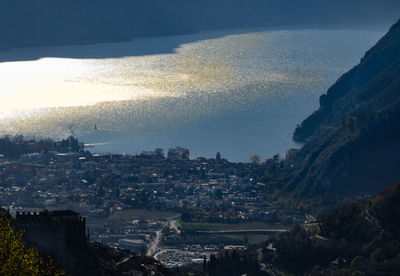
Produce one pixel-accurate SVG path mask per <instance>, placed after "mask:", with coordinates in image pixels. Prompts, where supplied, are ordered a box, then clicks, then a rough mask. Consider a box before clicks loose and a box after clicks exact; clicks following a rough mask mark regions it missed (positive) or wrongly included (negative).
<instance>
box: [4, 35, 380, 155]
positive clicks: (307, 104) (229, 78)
mask: <svg viewBox="0 0 400 276" xmlns="http://www.w3.org/2000/svg"><path fill="white" fill-rule="evenodd" d="M384 32H385V30H384V29H383V28H380V29H373V30H247V31H243V30H242V31H212V32H204V33H200V34H194V35H186V36H169V37H154V38H142V39H136V40H134V41H130V42H122V43H112V44H98V45H87V46H62V47H43V48H27V49H16V50H12V51H7V52H1V53H0V61H3V62H1V63H0V85H1V86H0V134H6V133H7V134H16V133H22V134H24V135H28V136H33V135H35V136H37V137H53V138H64V137H66V136H68V135H70V134H73V135H75V136H78V137H79V138H80V139H81V140H83V141H85V142H86V143H91V144H96V145H97V146H96V147H94V148H93V150H95V151H103V152H104V151H106V152H108V151H112V152H127V153H135V152H140V151H142V150H150V149H154V148H156V147H163V148H168V147H172V146H177V145H180V146H184V147H188V148H190V149H191V151H192V156H200V155H201V156H212V155H214V154H215V152H217V151H220V152H221V153H222V155H223V156H225V157H228V159H230V160H235V161H238V160H241V161H246V160H248V159H249V156H250V155H252V154H254V153H258V154H260V155H261V156H262V157H264V158H266V157H268V156H271V155H272V154H274V153H277V152H279V153H281V154H283V153H284V152H285V150H287V149H288V148H290V147H293V146H295V145H294V144H293V142H292V141H291V134H292V132H293V130H294V128H295V126H296V124H298V123H299V122H300V121H301V120H302V119H304V118H305V116H307V115H308V114H309V113H310V112H312V110H314V109H315V108H316V107H317V105H318V97H319V95H320V94H321V93H324V92H325V90H326V89H327V88H328V87H329V86H330V85H331V84H332V83H333V82H334V81H335V80H336V79H337V78H338V77H339V76H340V75H341V74H342V73H344V72H345V71H346V70H348V69H350V68H351V67H352V66H354V65H355V64H357V62H358V61H359V59H360V57H361V56H362V55H363V54H364V52H365V51H366V50H367V49H368V48H370V47H371V46H372V45H373V44H374V43H375V42H376V41H377V40H378V39H379V38H380V37H381V36H382V35H383V34H384ZM95 124H96V125H97V129H94V125H95Z"/></svg>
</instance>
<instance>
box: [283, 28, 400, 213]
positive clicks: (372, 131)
mask: <svg viewBox="0 0 400 276" xmlns="http://www.w3.org/2000/svg"><path fill="white" fill-rule="evenodd" d="M320 102H321V107H320V108H319V110H318V111H316V112H314V113H313V114H312V115H311V116H310V117H308V118H307V119H306V120H305V121H304V122H303V123H302V124H301V126H299V127H298V128H297V129H296V131H295V134H294V138H295V139H296V140H298V141H307V142H306V144H305V145H304V146H303V147H302V148H301V149H300V150H298V151H297V152H295V153H294V154H292V157H291V158H292V159H293V160H294V161H293V162H295V163H296V167H299V168H300V170H299V171H298V173H297V175H296V176H295V177H294V178H293V179H292V180H291V181H290V182H289V183H288V184H287V185H286V186H285V188H284V190H283V191H282V192H281V194H280V195H281V196H289V198H293V199H295V200H299V201H302V202H303V203H305V204H306V206H307V205H315V206H317V205H318V204H319V203H321V204H322V205H328V204H329V205H330V208H332V207H333V206H334V205H335V204H336V201H337V202H339V203H340V201H341V199H340V197H343V196H349V197H354V196H357V195H361V196H363V195H368V194H369V195H371V194H374V193H376V192H378V191H380V190H382V189H383V188H384V187H385V186H386V185H390V184H392V183H395V182H396V181H398V180H399V179H400V143H399V141H400V21H399V22H397V23H396V24H395V25H394V26H393V27H392V28H391V29H390V31H389V32H388V33H387V34H386V35H385V36H384V37H383V38H382V39H381V40H380V41H379V42H378V43H377V44H376V46H374V47H373V48H372V49H371V50H369V51H368V52H367V53H366V55H365V56H364V58H362V60H361V62H360V64H359V65H357V66H356V67H354V68H353V69H352V70H351V71H349V72H348V73H346V74H344V75H343V76H342V77H341V78H340V79H339V80H338V81H337V83H336V84H335V85H333V86H332V87H331V88H330V89H329V90H328V93H327V95H323V96H321V99H320ZM336 196H339V198H337V199H335V197H336ZM328 198H330V199H332V200H333V201H330V200H328Z"/></svg>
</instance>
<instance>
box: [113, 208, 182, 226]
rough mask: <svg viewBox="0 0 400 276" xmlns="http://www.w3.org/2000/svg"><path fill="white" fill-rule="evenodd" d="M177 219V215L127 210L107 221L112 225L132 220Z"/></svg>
mask: <svg viewBox="0 0 400 276" xmlns="http://www.w3.org/2000/svg"><path fill="white" fill-rule="evenodd" d="M176 217H179V213H175V212H170V211H157V210H146V209H127V210H122V211H117V212H115V213H114V214H113V215H112V216H110V217H109V218H108V219H107V220H108V221H110V222H112V223H121V222H126V221H131V220H134V219H152V220H170V219H173V218H176Z"/></svg>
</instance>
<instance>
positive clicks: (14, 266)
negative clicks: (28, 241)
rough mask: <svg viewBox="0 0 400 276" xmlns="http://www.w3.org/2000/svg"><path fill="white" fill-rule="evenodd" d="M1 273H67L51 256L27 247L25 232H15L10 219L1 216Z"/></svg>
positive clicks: (19, 275) (26, 275)
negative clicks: (24, 238) (41, 254)
mask: <svg viewBox="0 0 400 276" xmlns="http://www.w3.org/2000/svg"><path fill="white" fill-rule="evenodd" d="M0 275H4V276H46V275H49V276H50V275H51V276H53V275H54V276H61V275H65V273H64V271H62V270H61V269H59V268H57V267H56V266H54V265H53V263H52V260H51V259H50V258H48V257H42V256H40V255H39V253H38V252H37V251H35V250H34V249H32V248H27V247H26V245H25V242H24V240H23V233H22V232H19V233H14V230H13V229H12V228H11V227H10V223H9V221H8V220H6V219H3V218H0Z"/></svg>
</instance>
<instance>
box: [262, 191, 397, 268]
mask: <svg viewBox="0 0 400 276" xmlns="http://www.w3.org/2000/svg"><path fill="white" fill-rule="evenodd" d="M273 245H274V247H275V248H276V251H269V252H268V253H267V258H268V261H269V262H270V263H273V264H274V265H275V266H276V267H279V268H280V269H283V270H285V271H287V272H291V273H294V274H295V275H303V274H305V275H399V273H400V183H397V184H395V185H392V186H389V187H387V188H386V189H385V190H384V191H383V192H382V193H380V194H378V195H377V196H375V197H373V198H371V199H369V200H366V201H363V202H358V203H354V204H352V205H350V206H348V207H346V208H343V209H341V210H339V211H336V212H335V213H331V214H328V215H326V216H324V217H323V218H322V220H321V221H320V222H316V223H313V224H308V225H305V226H304V227H303V226H298V227H296V228H294V229H293V230H291V231H290V232H287V233H282V234H280V235H279V236H278V237H277V238H276V239H275V240H274V241H273Z"/></svg>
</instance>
